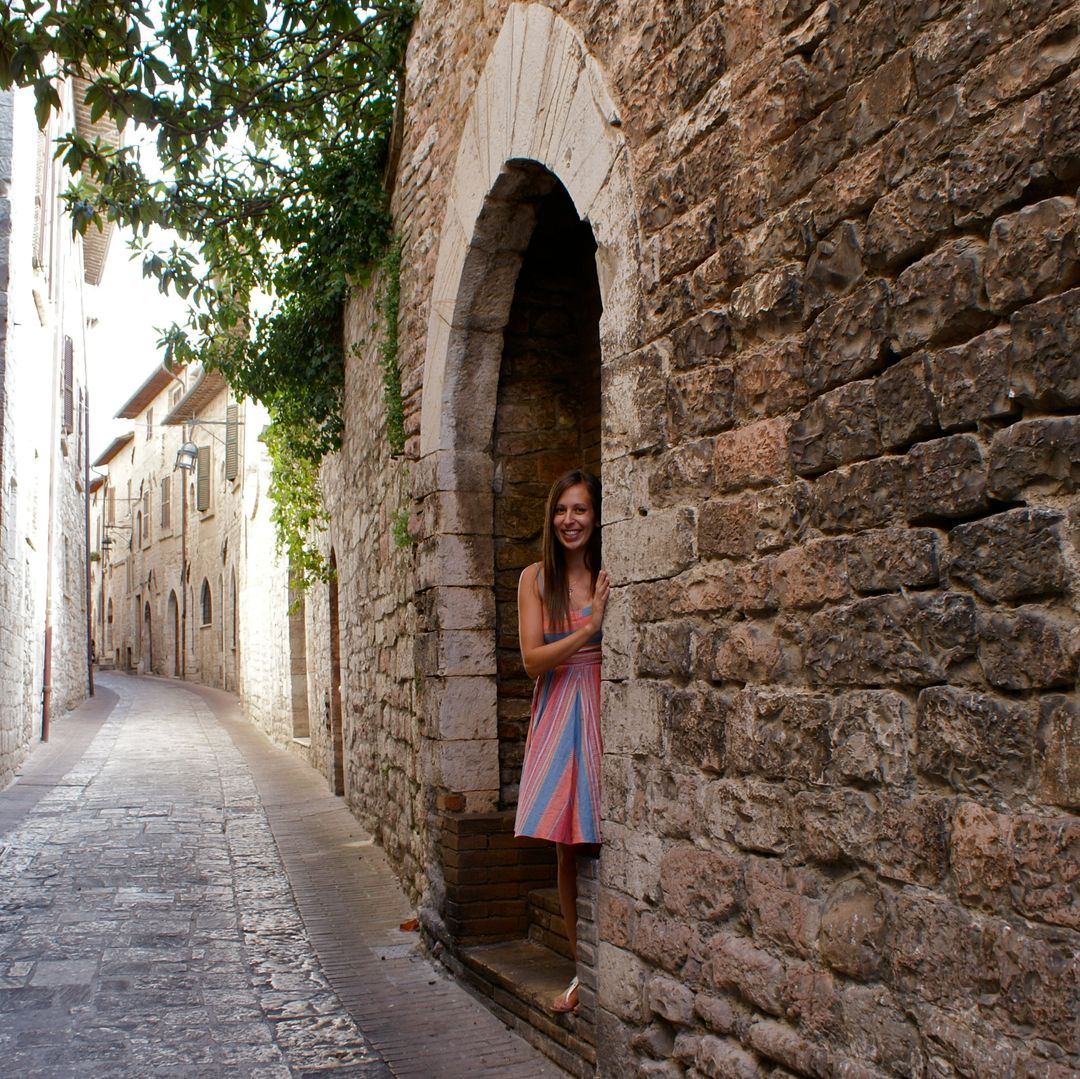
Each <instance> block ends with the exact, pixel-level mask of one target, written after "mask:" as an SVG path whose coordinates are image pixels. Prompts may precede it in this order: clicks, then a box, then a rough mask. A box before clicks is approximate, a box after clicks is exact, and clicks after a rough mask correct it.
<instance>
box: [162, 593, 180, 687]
mask: <svg viewBox="0 0 1080 1079" xmlns="http://www.w3.org/2000/svg"><path fill="white" fill-rule="evenodd" d="M165 628H166V632H167V634H168V637H167V639H166V641H165V651H166V654H167V655H170V656H172V675H173V677H174V678H179V677H180V605H179V603H177V600H176V592H175V591H173V592H170V593H169V601H168V604H167V607H166V615H165Z"/></svg>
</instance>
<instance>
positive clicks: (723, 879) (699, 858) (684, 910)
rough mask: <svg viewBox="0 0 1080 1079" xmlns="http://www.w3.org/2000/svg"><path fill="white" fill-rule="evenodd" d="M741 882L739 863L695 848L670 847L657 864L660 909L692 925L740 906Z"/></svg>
mask: <svg viewBox="0 0 1080 1079" xmlns="http://www.w3.org/2000/svg"><path fill="white" fill-rule="evenodd" d="M742 878H743V862H742V859H740V858H737V857H734V856H732V855H729V854H723V853H720V852H717V851H711V850H701V849H699V848H697V847H690V846H677V847H673V848H671V849H670V850H669V851H667V852H666V853H665V854H664V856H663V859H662V861H661V863H660V891H661V893H662V895H663V903H664V907H665V908H666V909H667V910H669V911H670V912H671V913H672V914H674V915H675V916H676V917H679V918H685V919H689V920H693V921H725V920H726V919H728V918H729V917H730V916H731V915H732V913H733V912H734V911H735V910H736V909H737V908H738V907H739V906H740V905H741V902H742V894H743V883H742ZM687 1003H689V1002H687Z"/></svg>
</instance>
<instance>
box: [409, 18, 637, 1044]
mask: <svg viewBox="0 0 1080 1079" xmlns="http://www.w3.org/2000/svg"><path fill="white" fill-rule="evenodd" d="M494 118H497V119H494ZM639 248H640V243H639V233H638V228H637V217H636V211H635V208H634V198H633V192H632V184H631V167H630V159H629V150H628V148H627V145H626V142H625V139H624V138H623V135H622V132H621V120H620V118H619V115H618V110H617V108H616V106H615V103H614V101H613V99H612V98H611V96H610V94H609V93H608V91H607V89H606V80H605V76H604V73H603V71H602V69H601V67H600V65H599V63H598V62H597V60H596V59H595V58H594V57H593V56H592V55H591V54H590V53H589V51H588V49H587V47H586V45H585V43H584V42H583V41H582V39H581V38H580V37H579V36H578V35H577V32H576V31H575V30H574V28H573V27H572V26H571V25H570V24H569V23H568V22H566V21H565V20H564V19H562V18H561V17H560V16H559V15H557V14H555V13H554V12H553V11H552V10H551V9H550V8H549V7H546V6H544V5H542V4H538V3H534V4H519V3H512V4H511V5H510V7H509V9H508V11H507V14H506V18H505V20H504V23H503V26H502V29H501V30H500V32H499V36H498V38H497V40H496V42H495V44H494V46H493V48H492V51H491V53H490V54H489V58H488V60H487V62H486V64H485V67H484V70H483V72H482V73H481V75H480V77H479V79H478V81H477V83H476V89H475V91H474V95H473V100H472V103H471V105H470V107H469V110H468V112H467V114H466V117H465V121H464V125H463V134H462V137H461V142H460V144H459V149H458V155H457V160H456V162H455V166H454V172H453V176H452V178H451V182H450V197H449V199H448V206H447V213H446V217H445V220H444V222H443V228H442V231H441V233H440V240H439V250H438V257H437V262H436V269H435V276H434V282H433V285H432V295H431V306H430V309H429V311H430V313H429V320H428V330H427V339H426V352H425V362H424V383H423V398H422V406H421V408H422V412H421V430H420V457H421V460H420V467H419V468H418V469H417V470H416V474H415V475H416V487H415V494H416V496H417V498H418V499H419V500H420V501H421V503H422V504H421V506H420V512H421V513H422V514H426V517H425V519H426V520H428V521H431V522H433V524H432V532H431V534H430V535H429V536H428V538H427V539H426V541H425V544H426V549H424V550H422V552H421V559H420V577H419V587H418V591H419V593H420V596H419V597H418V599H419V601H420V602H422V604H423V606H424V609H425V610H428V611H433V612H435V617H434V618H433V620H432V621H433V625H432V633H431V634H429V635H428V636H429V638H432V639H429V640H427V641H424V642H422V644H421V645H420V646H418V649H417V654H416V669H417V682H418V687H417V689H418V692H417V697H418V704H419V707H420V709H421V713H422V724H423V735H422V737H423V746H422V748H421V753H420V760H421V761H422V762H423V763H422V774H421V779H422V782H424V784H425V786H426V790H427V805H428V806H430V807H432V808H431V810H430V816H429V817H428V819H427V824H428V826H429V828H430V832H429V836H430V839H431V847H430V849H431V850H432V853H433V854H434V857H433V859H432V861H433V862H434V863H436V864H435V866H434V868H433V870H432V881H431V885H432V892H433V894H434V896H435V897H436V898H437V900H438V902H436V903H435V904H431V905H425V907H424V908H423V915H422V917H423V920H424V924H425V927H426V928H427V930H428V932H429V933H430V934H431V935H432V936H433V937H437V938H438V939H439V940H441V941H444V942H445V941H448V942H449V944H450V947H451V948H452V949H453V950H454V951H455V952H456V954H457V956H458V957H459V961H460V962H461V963H462V967H463V969H464V970H465V971H466V972H468V973H469V977H470V978H473V979H474V980H475V981H476V982H477V983H478V985H480V986H481V987H482V988H483V991H484V992H485V993H488V994H492V993H494V994H495V995H496V996H497V995H498V992H501V991H506V987H507V986H513V989H512V992H513V993H515V994H517V995H518V997H519V1000H520V1001H521V1002H522V1004H523V1005H524V1009H523V1010H519V1008H518V1007H517V1006H514V1008H513V1011H514V1013H515V1014H518V1015H524V1014H528V1015H532V1014H533V1013H534V1012H536V1014H539V1013H540V1012H541V1011H543V1010H544V1009H545V1007H546V1003H545V1001H544V993H543V991H541V990H539V989H536V987H535V986H534V987H533V990H526V989H524V988H522V987H521V985H520V979H515V976H514V974H513V973H511V972H510V971H509V967H508V968H507V969H505V970H503V971H502V973H499V971H498V961H497V960H496V959H495V958H494V957H495V956H496V955H497V954H502V953H505V955H507V956H509V955H510V953H511V952H513V953H514V954H515V955H517V956H518V958H520V956H521V955H522V952H521V950H520V949H521V948H525V949H528V948H530V947H531V945H527V944H526V945H523V944H521V943H520V942H511V943H509V944H505V945H493V946H492V947H489V948H484V949H480V950H479V951H470V949H469V948H468V947H467V945H468V944H469V943H470V942H472V941H492V940H495V939H498V938H499V937H501V936H506V935H509V934H511V933H517V934H520V933H521V931H522V928H523V924H522V923H523V922H524V921H526V916H525V915H523V913H522V909H523V907H524V906H525V899H524V897H525V895H526V894H527V893H528V891H529V890H530V889H531V888H533V887H534V885H535V881H536V876H537V871H538V869H539V871H540V872H544V871H545V869H544V867H543V866H542V865H541V866H538V865H537V862H538V861H543V860H544V859H546V858H547V857H548V852H547V850H537V849H536V848H535V847H534V848H533V849H531V850H530V849H527V848H524V847H523V845H522V844H520V843H517V842H515V841H514V840H513V839H512V830H513V806H512V803H513V801H514V800H515V799H516V771H517V768H518V767H519V759H520V747H521V741H522V734H523V724H524V719H525V715H526V714H527V707H528V702H527V700H526V698H525V692H526V690H527V685H526V684H524V683H523V682H522V681H521V680H520V679H519V676H518V674H517V671H518V663H519V661H518V658H517V654H516V653H517V642H516V639H515V638H516V612H514V611H513V610H512V599H511V595H510V584H511V582H512V581H514V580H515V579H516V575H517V569H518V567H519V566H521V565H524V564H526V563H527V562H528V561H529V560H530V559H531V558H532V557H533V551H534V550H535V542H536V534H537V532H538V530H539V527H540V524H541V522H540V511H539V500H540V498H541V497H542V495H543V493H545V492H546V489H547V487H548V486H549V484H550V482H551V480H552V479H553V478H554V474H555V473H556V472H558V471H559V470H561V469H562V468H564V467H566V466H567V465H568V464H578V463H582V462H583V461H584V462H585V463H588V464H593V465H595V463H596V462H597V461H599V462H600V464H601V472H602V478H603V479H604V482H605V505H604V525H605V527H606V528H607V527H610V526H614V527H615V528H616V529H618V528H620V527H625V528H628V527H630V515H631V511H630V497H629V485H628V483H627V482H626V478H628V477H629V475H630V473H631V468H632V465H631V461H630V457H629V445H630V444H631V443H635V444H640V439H638V438H637V437H636V433H635V432H634V431H633V425H634V423H635V422H636V416H637V414H638V410H639V407H640V406H639V402H638V401H636V400H635V394H634V386H635V385H636V382H635V380H636V379H637V378H638V376H639V374H640V371H641V368H642V359H643V357H642V355H641V353H640V352H638V351H637V350H639V349H642V347H643V346H644V341H643V340H642V326H643V319H642V317H641V311H642V284H641V282H642V279H643V277H644V276H645V275H644V274H643V273H642V270H641V266H642V259H641V256H640V250H639ZM586 270H588V271H589V272H588V273H587V272H586ZM571 282H573V284H571ZM556 297H559V298H558V299H557V298H556ZM567 300H569V303H570V306H571V308H572V311H571V312H570V313H569V314H570V317H567V314H568V313H567V312H566V311H565V310H563V308H564V307H565V306H566V302H567ZM545 310H546V314H545ZM586 339H587V341H588V344H587V345H584V346H583V345H582V341H583V340H586ZM515 350H516V351H515ZM571 353H572V354H573V361H569V360H567V359H566V355H568V354H571ZM601 369H602V371H603V378H604V384H605V388H604V409H605V412H604V416H603V439H602V443H601V437H600V435H601V429H600V422H599V421H600V413H599V404H598V401H599V394H598V389H597V387H598V384H599V372H600V370H601ZM530 379H532V380H533V381H534V383H535V385H534V386H533V390H532V391H530V390H529V387H528V384H529V382H530ZM545 386H546V387H547V389H543V388H542V387H545ZM568 386H569V387H573V388H574V389H573V391H572V392H568V391H567V389H566V387H568ZM578 387H580V389H578ZM547 393H550V394H552V395H553V397H554V399H555V401H561V402H563V403H562V405H561V406H560V405H559V404H553V406H552V407H551V408H548V406H547V405H546V404H545V405H544V407H543V409H542V410H541V409H540V408H539V407H538V402H539V401H540V400H541V398H543V397H544V396H545V394H547ZM571 397H573V398H574V404H573V405H572V406H571V405H570V404H568V403H567V402H568V401H569V399H570V398H571ZM515 399H529V401H530V403H527V405H526V413H527V414H526V415H521V414H518V415H516V416H515V415H514V413H513V401H514V400H515ZM584 402H596V403H595V404H594V403H589V404H584V407H583V403H584ZM528 410H533V411H544V412H545V415H544V416H543V417H541V419H542V421H543V422H540V421H539V420H538V417H537V416H535V415H532V414H530V413H529V411H528ZM518 426H521V427H522V428H523V429H521V430H515V428H516V427H518ZM545 430H546V431H547V432H548V437H547V438H542V437H541V435H542V432H543V431H545ZM549 439H550V441H549ZM613 494H614V495H615V497H612V495H613ZM496 566H497V569H496V568H495V567H496ZM444 611H445V612H447V614H448V617H447V619H446V622H445V624H444V623H443V622H442V621H441V619H442V617H443V616H442V612H444ZM451 617H452V618H453V621H452V622H451V621H450V618H451ZM612 637H613V639H614V638H615V637H616V634H612ZM605 647H607V643H605ZM459 657H467V658H468V662H467V663H466V662H459V661H458V658H459ZM616 669H617V664H613V665H612V666H610V667H609V666H607V664H606V662H605V673H604V677H605V678H610V677H612V676H613V675H612V673H611V672H612V671H614V670H616ZM614 677H619V675H614ZM465 850H468V851H469V852H470V854H469V859H468V861H467V863H466V862H464V861H463V860H462V858H461V853H460V852H462V851H465ZM484 850H486V851H488V852H489V855H483V856H478V853H477V852H479V851H484ZM440 856H441V857H440ZM485 859H486V860H485ZM511 862H512V864H508V863H511ZM466 864H467V865H468V867H469V869H468V871H467V872H464V873H463V872H462V871H461V868H460V867H461V866H462V865H466ZM589 871H590V872H595V867H592V868H591V869H590V870H589ZM440 873H441V878H440ZM592 895H593V896H594V897H595V891H593V892H592ZM589 906H590V903H589V900H588V898H587V896H586V894H585V893H582V903H581V904H579V910H580V911H584V910H585V909H586V908H588V907H589ZM588 917H595V911H593V913H592V914H591V915H588ZM583 928H584V927H581V926H579V931H583ZM547 954H548V955H551V954H552V953H547ZM534 958H538V959H540V963H539V965H544V964H546V963H547V960H546V959H542V958H540V957H535V956H532V955H531V953H530V959H529V961H528V963H527V964H526V966H527V967H528V969H529V970H530V971H532V972H535V971H536V970H537V969H538V964H536V963H534V962H533V959H534ZM556 958H557V957H556ZM506 962H507V963H509V964H510V965H513V964H512V961H511V960H510V959H507V960H506ZM559 962H562V963H564V966H563V967H562V968H561V969H556V968H557V967H558V964H557V963H556V964H554V965H552V964H548V965H547V967H546V969H547V970H549V971H555V980H554V981H552V982H551V986H553V987H554V986H557V985H558V983H559V979H560V978H563V977H564V975H565V961H562V960H559ZM518 969H519V970H520V969H521V968H518ZM484 970H487V972H488V973H484ZM492 972H494V973H492ZM579 972H580V974H581V976H582V985H583V987H584V988H585V989H586V990H589V991H590V992H591V991H592V990H594V989H595V986H596V977H595V970H593V969H592V968H591V967H590V966H589V964H588V962H585V963H584V965H580V964H579ZM563 984H565V981H563ZM497 987H501V988H497ZM534 990H535V991H534ZM530 993H532V995H531V996H530ZM592 1019H593V1013H592V1010H591V1005H590V995H589V992H586V993H583V999H582V1007H581V1012H580V1014H579V1016H578V1019H577V1020H576V1032H574V1031H569V1030H560V1032H559V1034H558V1038H556V1039H555V1040H556V1041H557V1043H558V1045H560V1046H561V1047H562V1049H563V1050H566V1049H569V1050H570V1051H571V1052H573V1053H575V1054H578V1055H580V1056H581V1057H583V1058H584V1059H585V1060H589V1059H590V1058H591V1057H590V1054H592V1053H593V1050H592V1049H591V1047H590V1045H589V1044H588V1043H589V1040H590V1038H591V1035H590V1034H587V1033H584V1032H585V1031H587V1030H588V1029H589V1026H590V1023H591V1021H592ZM526 1021H529V1020H526ZM536 1029H537V1032H538V1034H539V1036H540V1037H541V1038H542V1039H543V1038H547V1037H554V1034H553V1033H552V1031H553V1029H554V1028H552V1027H551V1024H548V1023H543V1024H540V1025H539V1026H538V1027H537V1028H536Z"/></svg>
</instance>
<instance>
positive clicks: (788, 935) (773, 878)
mask: <svg viewBox="0 0 1080 1079" xmlns="http://www.w3.org/2000/svg"><path fill="white" fill-rule="evenodd" d="M745 862H746V865H745V881H746V910H747V914H748V915H749V918H750V925H751V927H752V929H753V931H754V936H755V937H757V938H758V939H761V938H764V939H765V940H769V941H772V942H773V943H774V944H776V945H778V946H779V947H781V948H782V949H783V950H784V951H785V952H786V953H787V954H789V955H797V956H800V957H801V958H803V959H807V958H810V957H811V956H816V954H817V935H818V929H819V926H820V923H821V901H820V898H819V891H820V884H819V881H818V878H817V876H816V874H813V873H811V872H808V871H806V870H803V869H797V868H794V867H791V866H784V865H781V864H779V863H777V862H775V861H774V860H773V859H771V858H747V859H746V860H745ZM786 995H787V994H786V993H785V996H786ZM806 1003H809V1002H806ZM791 1004H792V1002H789V1004H788V1007H789V1009H790V1008H791Z"/></svg>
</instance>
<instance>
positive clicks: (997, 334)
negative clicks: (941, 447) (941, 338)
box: [930, 329, 1019, 430]
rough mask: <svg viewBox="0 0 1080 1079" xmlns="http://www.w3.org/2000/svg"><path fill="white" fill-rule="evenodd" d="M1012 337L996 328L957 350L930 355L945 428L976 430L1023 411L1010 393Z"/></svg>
mask: <svg viewBox="0 0 1080 1079" xmlns="http://www.w3.org/2000/svg"><path fill="white" fill-rule="evenodd" d="M1011 366H1012V356H1011V335H1010V334H1009V331H1008V330H1002V329H993V330H987V332H986V333H983V334H979V335H978V336H977V337H973V338H972V339H971V340H970V341H967V342H965V343H964V344H962V345H957V346H956V347H955V348H946V349H942V350H940V351H938V352H932V353H930V371H931V374H930V379H931V384H932V386H933V391H934V397H935V399H936V401H937V412H938V418H939V420H940V423H941V426H942V427H943V428H944V429H945V430H949V429H950V428H954V427H973V426H974V425H975V424H976V423H977V422H978V421H979V420H982V419H996V418H999V417H1007V416H1011V415H1013V414H1015V413H1016V412H1018V411H1019V408H1018V405H1017V402H1016V401H1015V400H1014V394H1012V393H1010V386H1009V373H1010V369H1011Z"/></svg>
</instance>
